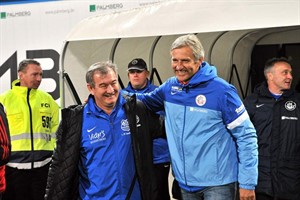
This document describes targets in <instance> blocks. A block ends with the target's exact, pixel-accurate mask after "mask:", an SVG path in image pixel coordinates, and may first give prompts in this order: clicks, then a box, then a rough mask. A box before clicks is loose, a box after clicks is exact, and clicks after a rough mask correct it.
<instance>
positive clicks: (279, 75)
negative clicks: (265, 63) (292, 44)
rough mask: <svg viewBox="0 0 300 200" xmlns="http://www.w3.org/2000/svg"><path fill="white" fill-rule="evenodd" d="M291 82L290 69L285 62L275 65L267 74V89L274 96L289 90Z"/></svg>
mask: <svg viewBox="0 0 300 200" xmlns="http://www.w3.org/2000/svg"><path fill="white" fill-rule="evenodd" d="M292 80H293V76H292V67H291V66H290V65H289V64H288V63H286V62H277V63H275V64H274V66H273V67H272V69H271V70H270V71H269V72H268V73H267V81H268V87H269V90H270V91H271V92H272V93H274V94H281V93H282V92H283V90H288V89H290V88H291V84H292Z"/></svg>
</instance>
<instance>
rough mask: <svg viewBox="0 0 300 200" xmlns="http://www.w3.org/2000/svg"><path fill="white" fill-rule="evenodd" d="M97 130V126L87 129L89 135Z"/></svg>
mask: <svg viewBox="0 0 300 200" xmlns="http://www.w3.org/2000/svg"><path fill="white" fill-rule="evenodd" d="M95 128H96V126H94V127H93V128H91V129H87V130H86V131H87V132H88V133H90V132H92V131H93V130H94V129H95Z"/></svg>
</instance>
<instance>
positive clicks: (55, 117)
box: [51, 97, 60, 147]
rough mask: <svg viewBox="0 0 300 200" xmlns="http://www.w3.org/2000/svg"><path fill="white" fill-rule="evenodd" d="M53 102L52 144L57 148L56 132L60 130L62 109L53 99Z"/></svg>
mask: <svg viewBox="0 0 300 200" xmlns="http://www.w3.org/2000/svg"><path fill="white" fill-rule="evenodd" d="M51 101H52V105H51V108H52V114H51V115H52V119H51V134H52V138H53V139H52V140H51V142H52V143H53V146H54V147H55V145H56V144H55V143H56V139H55V138H56V137H55V136H56V135H55V133H56V130H57V129H58V126H59V121H60V119H59V114H60V108H59V106H58V104H57V103H56V102H55V101H54V99H52V97H51Z"/></svg>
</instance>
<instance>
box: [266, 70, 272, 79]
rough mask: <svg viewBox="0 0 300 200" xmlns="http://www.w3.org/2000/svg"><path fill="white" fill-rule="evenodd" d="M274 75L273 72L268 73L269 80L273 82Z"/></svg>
mask: <svg viewBox="0 0 300 200" xmlns="http://www.w3.org/2000/svg"><path fill="white" fill-rule="evenodd" d="M272 79H273V74H272V73H271V72H269V73H267V80H272Z"/></svg>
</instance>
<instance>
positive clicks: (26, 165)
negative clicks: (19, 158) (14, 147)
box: [6, 158, 51, 169]
mask: <svg viewBox="0 0 300 200" xmlns="http://www.w3.org/2000/svg"><path fill="white" fill-rule="evenodd" d="M49 162H51V158H47V159H45V160H43V161H39V162H34V168H39V167H43V166H45V165H46V164H48V163H49ZM31 164H32V163H31V162H30V163H12V162H9V163H7V164H6V165H7V166H9V167H13V168H18V169H32V168H31Z"/></svg>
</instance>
